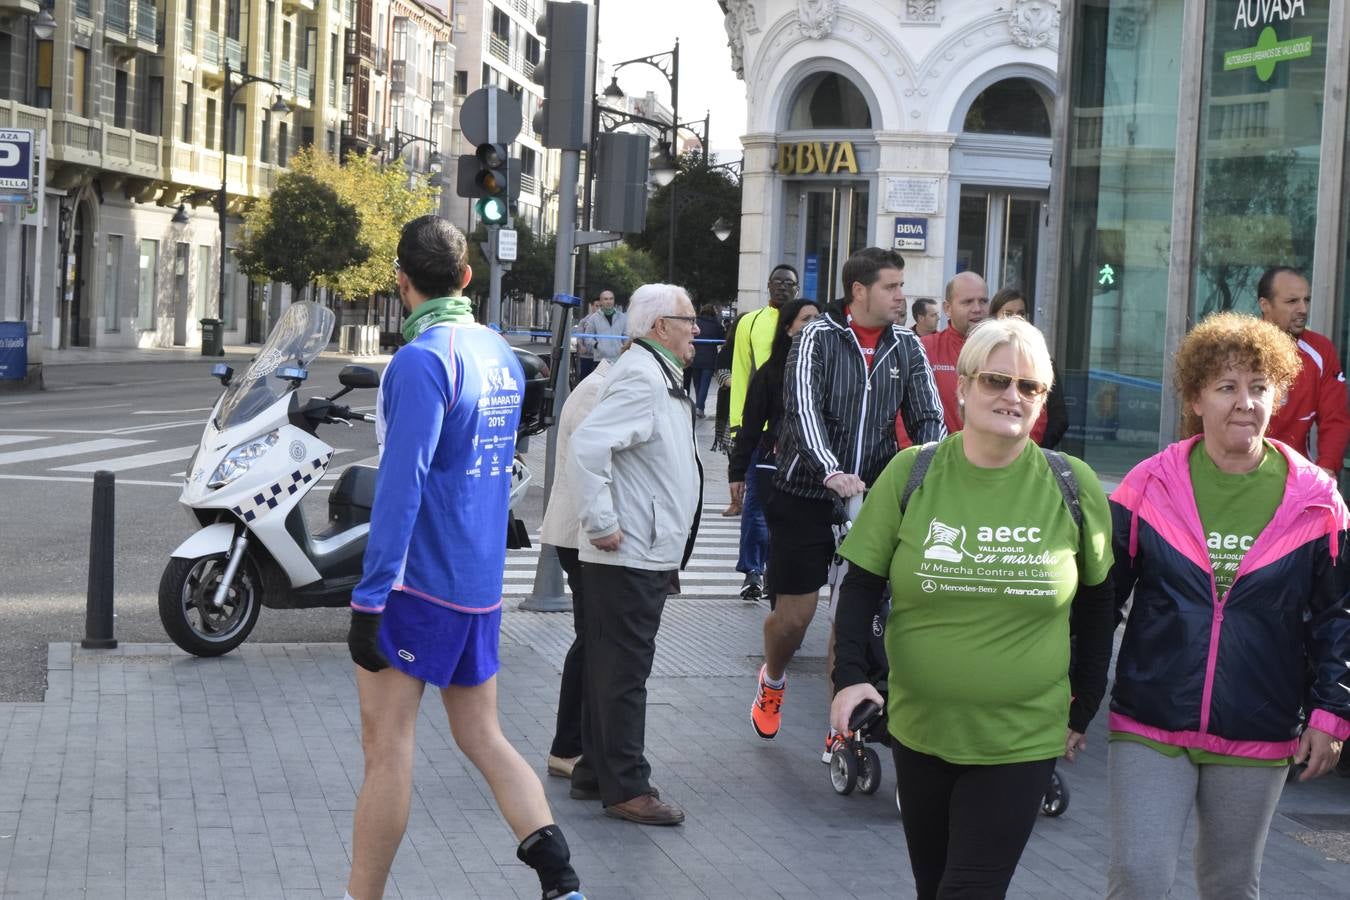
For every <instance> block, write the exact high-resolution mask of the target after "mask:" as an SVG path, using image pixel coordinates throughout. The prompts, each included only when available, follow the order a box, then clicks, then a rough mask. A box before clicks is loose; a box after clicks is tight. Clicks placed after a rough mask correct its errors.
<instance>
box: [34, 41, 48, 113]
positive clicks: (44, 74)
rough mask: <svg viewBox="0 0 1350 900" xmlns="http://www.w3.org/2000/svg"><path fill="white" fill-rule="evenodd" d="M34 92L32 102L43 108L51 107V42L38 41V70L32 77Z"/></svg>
mask: <svg viewBox="0 0 1350 900" xmlns="http://www.w3.org/2000/svg"><path fill="white" fill-rule="evenodd" d="M34 85H35V86H36V92H35V94H34V99H32V103H34V104H35V105H38V107H42V108H43V109H51V42H50V40H39V42H38V72H36V77H35V78H34Z"/></svg>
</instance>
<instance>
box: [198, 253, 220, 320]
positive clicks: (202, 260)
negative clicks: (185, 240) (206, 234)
mask: <svg viewBox="0 0 1350 900" xmlns="http://www.w3.org/2000/svg"><path fill="white" fill-rule="evenodd" d="M214 256H215V248H213V247H209V246H207V245H206V244H198V245H197V318H198V319H204V318H206V317H207V315H208V314H209V311H210V309H211V295H212V294H213V293H214V292H215V289H216V285H215V283H214V282H213V281H212V279H211V260H212V258H213V257H214Z"/></svg>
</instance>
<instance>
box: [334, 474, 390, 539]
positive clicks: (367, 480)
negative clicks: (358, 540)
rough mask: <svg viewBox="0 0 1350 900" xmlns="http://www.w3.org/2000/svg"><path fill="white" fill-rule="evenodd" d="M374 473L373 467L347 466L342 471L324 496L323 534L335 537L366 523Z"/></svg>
mask: <svg viewBox="0 0 1350 900" xmlns="http://www.w3.org/2000/svg"><path fill="white" fill-rule="evenodd" d="M378 472H379V470H378V469H376V468H375V467H374V466H348V467H347V468H346V469H345V470H344V471H343V473H342V475H341V476H340V477H339V478H338V481H337V484H336V485H334V486H333V491H332V493H331V494H329V495H328V528H327V529H326V530H327V531H331V532H333V533H336V532H337V531H341V530H344V529H347V528H351V527H352V526H354V525H360V524H362V523H364V522H369V521H370V509H371V507H372V506H374V505H375V477H376V475H377V474H378Z"/></svg>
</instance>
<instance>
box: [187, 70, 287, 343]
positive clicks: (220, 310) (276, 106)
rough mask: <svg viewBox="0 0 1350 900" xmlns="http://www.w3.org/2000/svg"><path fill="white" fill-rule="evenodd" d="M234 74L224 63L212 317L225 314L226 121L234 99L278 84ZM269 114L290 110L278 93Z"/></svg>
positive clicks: (227, 198) (228, 129)
mask: <svg viewBox="0 0 1350 900" xmlns="http://www.w3.org/2000/svg"><path fill="white" fill-rule="evenodd" d="M234 74H235V72H234V69H233V68H231V66H230V61H229V60H228V59H227V60H225V84H224V86H223V87H222V88H221V91H222V93H223V96H222V98H221V99H222V100H223V101H224V103H223V104H221V108H222V109H223V110H224V115H223V116H222V117H221V123H220V197H219V198H218V199H219V203H220V290H219V292H218V293H217V295H216V317H219V316H221V315H223V314H224V312H225V259H226V253H227V251H226V247H225V219H226V216H225V213H226V210H227V209H228V208H229V196H228V195H227V194H226V189H227V186H228V180H229V161H230V120H231V119H233V118H234V116H233V115H232V114H231V113H232V112H233V110H234V95H235V94H237V93H238V92H239V91H241V90H243V89H244V88H246V87H248V86H249V85H250V84H254V83H255V82H261V83H263V84H270V85H272V86H273V87H274V88H277V90H278V91H280V90H281V85H280V84H278V83H277V82H275V81H273V80H272V79H270V78H264V77H262V76H261V75H247V74H245V75H244V77H243V78H241V79H240V80H239V83H238V84H235V82H234ZM271 110H272V112H274V113H278V114H280V115H285V114H286V113H288V112H290V111H291V108H290V107H289V106H287V105H286V101H285V100H284V99H282V96H281V94H280V93H278V94H277V96H276V99H275V100H274V101H273V102H272V106H271ZM179 209H180V211H182V207H179ZM185 214H186V213H185ZM202 349H203V350H205V349H206V346H205V344H203V346H202Z"/></svg>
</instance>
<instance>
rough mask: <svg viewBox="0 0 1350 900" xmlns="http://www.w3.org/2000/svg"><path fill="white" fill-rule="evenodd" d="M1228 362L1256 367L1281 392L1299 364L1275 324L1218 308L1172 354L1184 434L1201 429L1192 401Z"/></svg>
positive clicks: (1294, 348)
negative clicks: (1192, 409)
mask: <svg viewBox="0 0 1350 900" xmlns="http://www.w3.org/2000/svg"><path fill="white" fill-rule="evenodd" d="M1230 366H1232V367H1236V368H1239V369H1246V370H1247V371H1249V372H1260V373H1261V374H1263V375H1265V376H1266V377H1267V378H1269V379H1270V380H1271V382H1272V383H1273V384H1274V385H1275V390H1276V392H1277V393H1278V394H1279V395H1280V396H1283V395H1284V393H1285V391H1287V390H1288V389H1289V386H1290V385H1292V384H1293V383H1294V379H1295V378H1296V377H1298V373H1299V369H1301V368H1302V367H1303V362H1302V360H1300V359H1299V355H1298V347H1297V346H1296V345H1295V343H1294V340H1293V338H1291V337H1290V336H1289V335H1288V334H1286V333H1285V332H1284V330H1283V329H1281V328H1280V327H1279V326H1277V325H1272V324H1271V323H1269V322H1266V321H1264V320H1262V319H1258V318H1256V317H1255V316H1248V315H1243V314H1241V313H1234V312H1222V313H1216V314H1214V315H1212V316H1210V317H1209V318H1207V319H1205V320H1204V321H1203V322H1201V323H1200V324H1199V325H1197V326H1195V328H1193V329H1192V330H1191V333H1190V334H1188V335H1186V338H1185V339H1184V340H1183V341H1182V342H1181V347H1180V349H1178V350H1177V356H1176V374H1175V376H1174V380H1175V384H1176V389H1177V393H1178V394H1180V395H1181V401H1182V405H1183V409H1182V417H1183V431H1184V433H1185V436H1186V437H1191V436H1193V435H1197V434H1201V433H1202V432H1203V431H1204V425H1203V424H1202V423H1201V421H1200V417H1199V416H1197V415H1196V414H1195V413H1194V412H1192V411H1191V409H1190V408H1189V407H1190V404H1191V403H1193V402H1195V401H1196V400H1198V399H1199V398H1200V392H1201V391H1203V390H1204V389H1205V385H1207V384H1209V383H1210V382H1211V381H1213V380H1214V379H1215V378H1218V377H1219V375H1221V374H1222V373H1223V371H1224V370H1225V369H1227V368H1229V367H1230Z"/></svg>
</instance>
